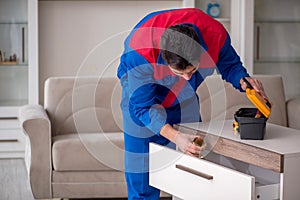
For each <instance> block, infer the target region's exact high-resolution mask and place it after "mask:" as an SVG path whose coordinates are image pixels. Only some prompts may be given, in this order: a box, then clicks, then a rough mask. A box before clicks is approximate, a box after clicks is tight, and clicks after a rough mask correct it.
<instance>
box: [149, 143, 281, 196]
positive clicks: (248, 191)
mask: <svg viewBox="0 0 300 200" xmlns="http://www.w3.org/2000/svg"><path fill="white" fill-rule="evenodd" d="M149 164H150V169H149V170H150V172H149V174H150V175H149V176H150V185H152V186H154V187H156V188H158V189H160V190H163V191H165V192H167V193H170V194H172V195H174V196H176V197H178V198H180V199H187V200H193V199H195V200H196V199H197V200H198V199H209V200H219V199H230V200H241V199H242V200H253V199H259V200H261V199H268V200H270V199H279V190H280V189H279V188H280V187H279V183H277V184H276V183H275V184H262V183H260V182H258V181H257V180H256V177H255V176H251V175H248V174H246V173H242V172H240V171H237V170H233V169H230V168H228V167H224V166H222V165H219V164H218V163H214V162H210V161H207V160H203V159H198V158H194V157H191V156H188V155H185V154H183V153H181V152H178V151H175V150H173V149H170V148H168V147H163V146H160V145H157V144H154V143H150V161H149Z"/></svg>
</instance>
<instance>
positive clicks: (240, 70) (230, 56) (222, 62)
mask: <svg viewBox="0 0 300 200" xmlns="http://www.w3.org/2000/svg"><path fill="white" fill-rule="evenodd" d="M217 68H218V71H219V72H220V74H221V75H222V79H224V80H226V81H227V82H230V83H231V84H232V85H233V87H235V88H236V89H238V90H240V91H243V90H242V88H241V85H240V79H241V78H242V77H248V76H249V74H248V73H247V70H246V69H245V68H244V66H243V64H242V62H241V60H240V57H239V56H238V55H237V53H236V52H235V50H234V48H233V47H232V45H231V40H230V36H229V35H228V34H227V37H226V40H225V43H224V45H223V47H222V48H221V50H220V53H219V61H218V62H217Z"/></svg>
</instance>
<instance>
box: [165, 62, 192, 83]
mask: <svg viewBox="0 0 300 200" xmlns="http://www.w3.org/2000/svg"><path fill="white" fill-rule="evenodd" d="M169 67H170V69H171V71H172V72H173V73H174V74H175V75H176V76H180V77H182V78H184V79H185V80H187V81H188V80H190V79H191V78H192V76H193V74H194V73H195V72H196V71H197V70H198V67H194V66H193V65H189V66H187V68H186V69H185V70H177V69H174V68H172V67H171V66H169Z"/></svg>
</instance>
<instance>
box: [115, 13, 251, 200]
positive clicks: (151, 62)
mask: <svg viewBox="0 0 300 200" xmlns="http://www.w3.org/2000/svg"><path fill="white" fill-rule="evenodd" d="M176 24H190V25H192V26H193V27H194V29H195V30H196V31H197V33H198V35H199V38H200V43H201V46H202V47H203V52H202V54H201V58H200V68H199V69H198V71H197V72H196V73H194V74H193V76H192V78H191V79H190V80H189V81H186V80H184V79H183V78H181V77H178V76H176V75H174V73H172V72H171V70H170V69H169V67H168V66H167V65H166V63H165V62H164V60H163V59H162V58H161V54H160V48H159V44H160V36H161V35H162V33H163V31H164V30H165V28H168V27H170V26H172V25H176ZM230 43H231V42H230V37H229V35H228V33H227V32H226V31H225V29H224V28H223V26H222V25H221V24H220V23H219V22H217V21H215V20H213V19H212V18H211V17H209V16H208V15H206V14H205V13H203V12H202V11H200V10H198V9H194V8H186V9H175V10H165V11H159V12H154V13H151V14H149V15H147V16H146V17H145V18H144V19H142V20H141V21H140V22H139V23H138V24H137V25H136V26H135V28H134V29H133V30H132V31H131V33H130V34H129V36H128V37H127V38H126V40H125V43H124V53H123V55H122V57H121V60H120V65H119V67H118V77H119V79H120V82H121V85H122V102H121V108H122V114H123V122H124V143H125V176H126V181H127V189H128V199H130V200H131V199H145V200H146V199H147V200H148V199H149V200H150V199H151V200H156V199H159V192H160V191H159V190H158V189H156V188H154V187H151V186H149V173H148V172H149V155H148V153H149V142H154V143H157V144H161V145H169V146H173V147H174V144H172V143H171V142H170V141H169V140H168V139H166V138H164V137H162V136H160V130H161V128H162V127H163V126H164V125H165V124H170V125H173V124H176V123H184V122H195V121H201V117H200V113H199V110H200V109H199V103H198V96H197V95H196V89H197V87H198V86H199V85H200V84H201V83H202V81H203V80H204V78H205V77H206V76H208V75H211V74H212V73H213V71H214V70H215V69H217V71H218V72H219V73H220V74H221V75H222V78H223V79H224V80H226V81H228V82H231V83H232V85H233V86H234V87H235V88H237V89H241V88H240V83H239V81H240V79H241V78H242V77H245V76H249V75H248V74H247V72H246V69H245V68H244V67H243V66H242V63H241V61H240V59H239V57H238V55H237V54H236V52H235V51H234V49H233V47H232V46H231V44H230Z"/></svg>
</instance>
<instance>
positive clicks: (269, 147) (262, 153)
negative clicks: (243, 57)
mask: <svg viewBox="0 0 300 200" xmlns="http://www.w3.org/2000/svg"><path fill="white" fill-rule="evenodd" d="M177 128H178V129H179V130H180V131H181V132H183V133H187V134H197V135H202V136H204V138H205V141H206V143H207V148H206V149H207V151H204V152H203V153H204V154H207V156H206V157H205V159H199V158H194V157H191V156H187V155H184V154H183V153H181V152H179V151H175V150H173V149H169V148H167V147H163V146H160V145H157V144H154V143H151V144H150V185H152V186H154V187H156V188H159V189H161V190H163V191H165V192H168V193H170V194H172V195H174V196H176V197H178V198H180V199H186V200H193V199H203V200H219V199H226V200H227V199H228V200H229V199H230V200H253V199H259V200H262V199H263V200H271V199H280V200H299V199H300V175H299V170H300V131H298V130H294V129H289V128H286V127H281V126H277V125H273V124H267V128H266V135H265V139H264V140H241V139H240V138H239V135H238V134H234V133H233V128H232V120H227V121H218V122H210V123H190V124H182V125H180V126H178V127H177Z"/></svg>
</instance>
